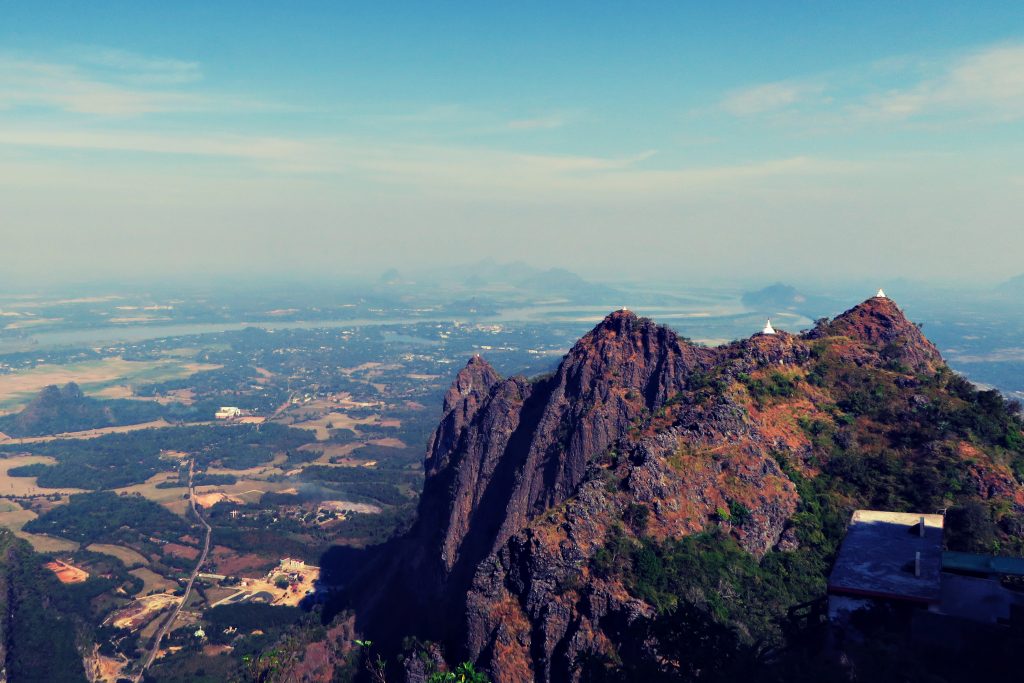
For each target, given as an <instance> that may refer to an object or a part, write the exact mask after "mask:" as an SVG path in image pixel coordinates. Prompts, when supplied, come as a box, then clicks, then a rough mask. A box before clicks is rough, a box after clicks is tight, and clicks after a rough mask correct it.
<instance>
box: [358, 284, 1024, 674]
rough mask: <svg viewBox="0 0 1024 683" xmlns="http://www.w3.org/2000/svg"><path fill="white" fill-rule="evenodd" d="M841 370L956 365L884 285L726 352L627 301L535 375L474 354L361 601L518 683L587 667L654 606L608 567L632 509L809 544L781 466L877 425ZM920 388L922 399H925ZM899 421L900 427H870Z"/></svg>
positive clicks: (672, 533) (814, 465) (750, 536)
mask: <svg viewBox="0 0 1024 683" xmlns="http://www.w3.org/2000/svg"><path fill="white" fill-rule="evenodd" d="M822 359H824V360H822ZM826 361H827V362H826ZM829 364H831V365H829ZM834 367H839V368H841V369H842V368H866V369H868V370H871V369H872V368H877V369H878V370H877V372H878V373H880V374H879V377H881V378H882V379H881V380H879V381H885V382H890V383H891V386H906V387H914V386H917V385H918V384H919V383H920V381H921V380H920V377H922V376H924V375H927V374H928V373H935V372H936V370H939V369H941V368H943V367H944V366H943V363H942V358H941V356H940V354H939V352H938V350H937V349H936V348H935V347H934V346H933V345H932V344H931V343H930V342H929V341H928V340H927V339H925V338H924V336H923V335H922V334H921V332H920V330H919V328H918V327H917V326H915V325H914V324H913V323H911V322H910V321H908V320H907V319H906V318H905V317H904V316H903V313H902V312H901V311H900V310H899V308H898V307H897V306H896V305H895V303H893V302H892V301H891V300H888V299H884V298H873V299H869V300H867V301H866V302H864V303H862V304H860V305H858V306H856V307H854V308H853V309H851V310H849V311H847V312H846V313H844V314H842V315H840V316H839V317H837V318H836V319H835V320H833V321H831V322H828V323H826V324H822V325H819V326H818V327H816V328H815V329H814V330H812V331H811V332H808V333H805V334H802V335H793V334H788V333H785V332H779V333H778V334H775V335H763V334H762V335H755V336H754V337H752V338H750V339H747V340H742V341H739V342H734V343H732V344H729V345H725V346H722V347H719V348H715V349H711V348H706V347H702V346H698V345H694V344H691V343H689V342H688V341H687V340H685V339H683V338H681V337H679V336H677V335H676V334H675V333H674V332H672V331H671V330H670V329H668V328H666V327H661V326H658V325H655V324H654V323H652V322H651V321H649V320H645V319H642V318H638V317H637V316H635V315H634V314H632V313H630V312H628V311H617V312H615V313H612V314H611V315H609V316H608V317H607V318H605V319H604V320H603V321H602V322H601V323H600V324H599V325H597V327H595V328H594V329H593V330H592V331H591V332H590V333H588V334H587V335H586V336H584V337H583V338H582V339H580V341H579V342H578V343H577V344H576V345H575V346H574V347H573V348H572V349H571V350H570V351H569V353H568V354H567V355H566V357H565V358H564V359H563V361H562V362H561V364H560V365H559V367H558V369H557V371H556V372H555V373H554V374H553V375H551V376H550V377H546V378H542V379H538V380H535V381H532V382H531V381H528V380H526V379H524V378H522V377H511V378H506V379H501V378H500V377H499V376H498V374H497V373H496V372H495V371H494V369H493V368H491V367H490V366H489V365H488V364H487V363H486V361H484V360H483V359H482V358H479V357H474V358H473V359H471V360H470V361H469V363H468V364H467V365H466V367H465V368H463V369H462V370H461V371H460V372H459V373H458V375H457V377H456V378H455V381H454V383H453V385H452V387H451V389H450V390H449V391H448V393H447V394H446V396H445V400H444V414H443V416H442V419H441V422H440V424H439V426H438V428H437V430H436V431H435V433H434V435H433V437H432V439H431V441H430V445H429V449H428V454H427V457H426V462H425V472H426V481H425V485H424V490H423V495H422V497H421V500H420V506H419V514H418V518H417V521H416V523H415V525H414V527H413V528H412V530H411V531H410V532H409V533H408V534H407V535H406V536H405V537H404V538H402V539H399V540H398V541H396V543H395V550H394V552H393V553H392V558H393V559H392V561H391V563H390V565H388V567H387V569H386V570H383V571H378V572H377V576H378V577H379V578H380V581H381V584H382V585H384V586H386V589H385V590H384V591H383V596H382V592H381V591H377V592H376V593H374V594H373V595H367V596H361V599H357V600H356V601H355V603H356V605H355V606H356V609H357V614H359V615H360V617H359V618H360V621H359V622H358V623H357V628H360V626H362V627H363V628H366V629H369V630H373V628H375V624H378V625H379V623H380V622H379V621H377V622H375V621H374V616H375V615H377V616H379V615H380V614H381V612H382V609H383V608H382V605H384V604H387V602H388V600H390V601H391V603H390V604H392V605H395V604H398V603H400V604H401V609H402V613H403V614H404V615H407V616H408V620H407V622H406V626H407V628H406V634H408V633H415V634H416V635H418V636H420V637H422V638H425V639H429V640H432V641H436V642H440V643H442V644H443V645H444V646H445V649H446V652H447V653H448V654H449V655H451V656H453V657H456V658H458V659H459V660H461V659H462V658H468V659H472V660H474V661H475V662H477V663H478V664H479V665H481V666H483V667H485V668H486V669H487V670H488V671H489V672H490V673H491V675H492V676H493V678H494V680H495V681H497V682H498V683H505V682H512V681H528V680H533V681H539V682H549V681H563V680H576V679H577V678H578V676H579V663H580V662H581V661H583V660H584V659H586V658H588V657H592V656H595V655H601V654H607V653H609V652H614V651H615V649H616V639H617V638H618V637H620V636H621V634H622V633H624V632H626V631H628V630H629V629H630V628H631V625H632V624H635V623H638V621H643V620H646V619H650V618H651V617H652V615H653V610H654V608H653V607H652V606H651V605H650V604H648V603H646V602H644V601H643V600H641V599H639V598H638V597H636V595H634V594H632V593H631V592H630V591H629V590H627V589H626V587H625V586H624V585H623V584H622V583H621V582H617V581H616V580H615V579H613V578H608V577H601V576H596V575H594V574H593V573H592V572H591V571H590V568H589V567H590V563H591V561H592V559H593V558H594V556H595V553H597V552H598V550H599V549H600V548H601V547H602V546H603V544H604V543H605V542H606V539H607V538H608V536H609V534H610V533H611V532H612V531H613V530H614V529H617V528H621V527H622V526H623V524H628V520H629V519H630V518H636V517H642V518H643V520H644V522H643V535H644V538H646V539H648V540H649V541H650V542H661V541H668V540H671V539H679V538H683V537H686V536H688V535H691V534H694V533H696V532H700V531H702V530H705V529H708V528H710V527H714V528H716V529H720V530H723V531H724V532H725V533H727V534H728V535H729V536H731V537H732V538H733V539H735V541H736V542H737V543H738V544H739V545H740V546H741V547H742V548H743V549H744V550H745V551H747V552H748V553H750V554H751V555H753V556H754V557H755V558H759V557H762V556H764V555H765V554H766V553H769V552H771V551H773V549H781V550H786V551H788V550H792V549H793V548H795V547H797V545H798V543H799V541H798V540H797V538H796V536H795V535H794V534H793V530H792V528H791V524H792V520H793V518H794V514H795V513H796V511H797V507H798V503H799V502H800V499H799V496H798V493H797V486H796V484H795V483H794V481H793V480H792V479H791V477H790V476H788V475H787V474H786V472H785V471H784V470H783V466H782V465H781V464H780V463H783V462H785V463H788V464H789V466H791V467H793V468H795V470H796V471H799V472H801V473H802V474H801V476H806V477H813V476H815V475H816V473H817V471H818V468H820V467H821V463H822V457H823V452H822V450H821V449H822V445H821V442H820V438H819V435H820V434H821V433H825V434H834V438H835V441H836V443H844V442H855V441H856V439H857V438H858V437H857V434H856V433H854V432H852V431H851V429H852V428H851V426H850V425H851V420H852V419H854V418H853V417H851V416H850V415H846V414H844V415H842V416H840V417H842V419H841V420H840V419H838V418H837V415H838V413H837V408H836V402H837V400H839V399H841V396H840V395H839V394H840V393H841V392H842V391H846V389H845V388H843V386H842V385H841V384H840V383H839V382H840V380H838V379H834V378H832V376H831V375H829V373H830V372H834ZM830 368H833V369H832V370H830ZM866 371H867V370H866ZM871 371H874V370H871ZM843 377H844V378H845V375H844V376H843ZM830 378H831V379H830ZM843 381H845V379H844V380H843ZM829 382H833V383H832V384H829ZM829 392H832V393H829ZM905 393H906V394H907V396H906V399H907V400H906V401H904V403H905V404H906V406H907V408H906V409H907V410H915V409H916V408H915V406H917V405H918V403H919V401H917V402H915V401H916V399H917V398H919V397H915V396H911V394H912V393H913V392H912V390H911V389H907V391H906V392H905ZM901 400H902V399H901ZM851 410H853V408H851ZM860 419H861V420H867V419H868V417H867V416H862V417H861V418H860ZM865 424H867V423H865ZM890 428H891V429H894V430H895V429H898V428H899V425H895V426H892V425H873V426H871V428H870V429H867V428H866V429H865V431H866V432H872V433H885V430H888V429H890ZM816 438H817V439H818V440H817V441H816V440H815V439H816ZM873 438H876V439H877V436H874V437H873ZM927 448H932V449H933V450H934V448H935V444H930V445H928V446H927ZM925 450H927V449H926V448H924V447H922V451H921V452H922V453H924V452H925ZM926 456H927V454H926ZM927 457H932V456H927ZM950 457H952V456H950ZM970 457H971V458H972V460H971V462H972V464H971V467H972V469H971V470H970V471H971V475H970V476H971V478H972V479H973V480H975V481H978V482H979V487H981V486H982V483H984V485H985V486H987V487H988V488H987V489H986V491H984V492H983V493H984V494H987V495H998V496H1001V497H1002V498H1005V499H1007V500H1008V501H1009V502H1010V503H1011V504H1017V505H1022V504H1024V493H1022V489H1021V486H1020V484H1019V482H1017V481H1016V480H1015V479H1014V477H1013V475H1012V474H1010V473H1009V471H1008V470H1007V468H1006V467H1005V465H995V464H992V463H991V462H989V461H988V460H986V456H985V455H984V454H974V453H972V454H971V456H970ZM787 471H788V470H787ZM1022 506H1024V505H1022ZM617 634H618V635H617Z"/></svg>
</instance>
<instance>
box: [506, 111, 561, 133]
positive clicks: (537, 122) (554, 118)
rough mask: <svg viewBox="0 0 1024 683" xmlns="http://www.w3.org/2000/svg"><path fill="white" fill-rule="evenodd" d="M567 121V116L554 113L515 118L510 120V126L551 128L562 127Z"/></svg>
mask: <svg viewBox="0 0 1024 683" xmlns="http://www.w3.org/2000/svg"><path fill="white" fill-rule="evenodd" d="M566 122H567V121H566V117H564V116H562V115H557V114H552V115H550V116H538V117H536V118H529V119H515V120H513V121H509V122H508V127H509V128H510V129H512V130H551V129H553V128H561V127H562V126H564V125H565V124H566Z"/></svg>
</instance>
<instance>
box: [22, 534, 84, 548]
mask: <svg viewBox="0 0 1024 683" xmlns="http://www.w3.org/2000/svg"><path fill="white" fill-rule="evenodd" d="M14 535H15V536H17V537H18V538H23V539H25V540H26V541H28V542H29V543H30V544H31V545H32V549H33V550H35V551H36V552H37V553H72V552H74V551H76V550H78V544H77V543H75V542H74V541H69V540H68V539H66V538H57V537H56V536H47V535H46V534H30V533H29V532H27V531H15V532H14Z"/></svg>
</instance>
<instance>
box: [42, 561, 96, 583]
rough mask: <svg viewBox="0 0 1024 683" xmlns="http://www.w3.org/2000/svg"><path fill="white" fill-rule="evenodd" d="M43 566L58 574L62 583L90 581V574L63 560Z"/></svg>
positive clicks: (58, 578)
mask: <svg viewBox="0 0 1024 683" xmlns="http://www.w3.org/2000/svg"><path fill="white" fill-rule="evenodd" d="M43 566H44V567H46V568H47V569H49V570H50V571H51V572H53V573H54V574H56V575H57V580H58V581H60V582H61V583H85V582H86V581H88V580H89V572H87V571H85V570H84V569H81V568H79V567H76V566H75V565H73V564H68V563H67V562H64V561H63V560H54V561H52V562H47V563H46V564H44V565H43Z"/></svg>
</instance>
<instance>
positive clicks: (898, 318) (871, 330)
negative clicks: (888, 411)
mask: <svg viewBox="0 0 1024 683" xmlns="http://www.w3.org/2000/svg"><path fill="white" fill-rule="evenodd" d="M824 333H825V334H828V335H834V336H846V337H850V338H851V339H854V340H856V341H860V342H863V343H865V344H868V345H871V346H873V347H875V349H876V350H877V351H878V352H879V353H880V354H881V355H882V356H884V357H885V358H886V359H889V360H899V361H901V362H903V363H905V364H907V365H908V366H909V367H910V368H911V369H914V370H918V371H920V370H934V369H935V368H936V367H937V364H940V363H941V362H942V356H941V354H940V353H939V350H938V349H937V348H935V345H934V344H932V343H931V342H930V341H928V339H927V338H925V336H924V334H922V333H921V329H920V328H919V327H918V326H917V325H915V324H914V323H912V322H911V321H910V320H908V319H907V317H906V315H904V313H903V311H902V310H900V307H899V306H897V305H896V302H895V301H893V300H892V299H889V298H887V297H884V296H875V297H872V298H870V299H868V300H867V301H864V302H863V303H860V304H858V305H856V306H854V307H853V308H851V309H850V310H848V311H846V312H845V313H843V314H842V315H840V316H838V317H837V318H836V319H835V320H833V321H832V322H831V323H830V324H828V325H827V326H826V328H825V330H824Z"/></svg>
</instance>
